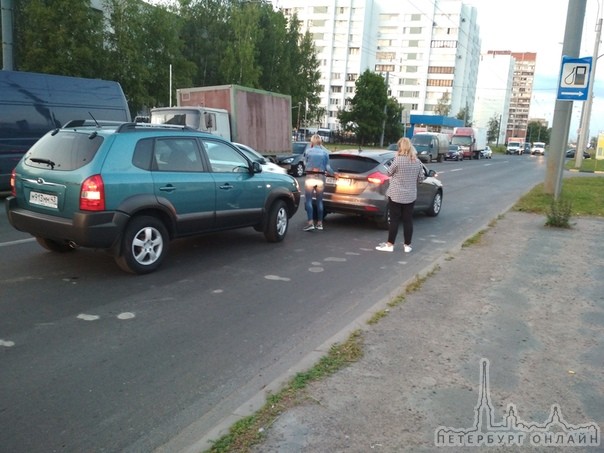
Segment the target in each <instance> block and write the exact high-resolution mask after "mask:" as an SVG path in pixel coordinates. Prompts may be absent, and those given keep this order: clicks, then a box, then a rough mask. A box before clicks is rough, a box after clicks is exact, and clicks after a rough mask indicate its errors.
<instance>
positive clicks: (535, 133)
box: [526, 121, 549, 143]
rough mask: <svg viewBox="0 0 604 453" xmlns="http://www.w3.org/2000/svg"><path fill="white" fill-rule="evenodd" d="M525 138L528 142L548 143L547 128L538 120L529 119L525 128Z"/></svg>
mask: <svg viewBox="0 0 604 453" xmlns="http://www.w3.org/2000/svg"><path fill="white" fill-rule="evenodd" d="M526 140H527V141H528V142H529V143H533V142H544V143H549V130H548V129H547V127H546V126H544V125H543V124H541V123H540V122H538V121H531V122H529V123H528V125H527V128H526Z"/></svg>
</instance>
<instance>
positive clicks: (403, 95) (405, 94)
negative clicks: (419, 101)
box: [398, 91, 419, 98]
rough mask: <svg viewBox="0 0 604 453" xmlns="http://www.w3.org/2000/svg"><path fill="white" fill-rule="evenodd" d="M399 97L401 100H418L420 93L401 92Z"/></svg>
mask: <svg viewBox="0 0 604 453" xmlns="http://www.w3.org/2000/svg"><path fill="white" fill-rule="evenodd" d="M398 95H399V97H401V98H418V97H419V91H399V92H398Z"/></svg>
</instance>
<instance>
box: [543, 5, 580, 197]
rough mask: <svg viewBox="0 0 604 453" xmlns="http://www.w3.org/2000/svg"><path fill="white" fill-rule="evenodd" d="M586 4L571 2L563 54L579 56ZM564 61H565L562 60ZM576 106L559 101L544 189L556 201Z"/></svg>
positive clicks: (568, 102) (560, 187) (556, 108)
mask: <svg viewBox="0 0 604 453" xmlns="http://www.w3.org/2000/svg"><path fill="white" fill-rule="evenodd" d="M586 4H587V0H572V1H571V0H569V2H568V10H567V12H566V29H565V31H564V43H563V46H562V55H563V56H569V57H578V56H579V50H580V49H581V36H582V35H583V20H584V19H585V6H586ZM561 63H562V61H560V64H561ZM572 109H573V103H572V101H560V100H556V105H555V107H554V120H553V122H552V137H551V142H550V151H549V158H548V159H547V161H546V164H547V167H546V170H545V182H544V184H543V191H544V192H545V193H546V194H549V195H553V196H554V200H557V199H558V197H559V196H560V191H561V189H562V171H563V170H564V149H565V148H566V146H567V144H568V130H569V128H570V118H571V114H572Z"/></svg>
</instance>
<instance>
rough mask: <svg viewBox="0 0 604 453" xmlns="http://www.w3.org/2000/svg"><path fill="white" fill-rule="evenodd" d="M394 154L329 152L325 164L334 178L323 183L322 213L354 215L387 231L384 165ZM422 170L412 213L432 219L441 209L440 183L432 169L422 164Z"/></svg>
mask: <svg viewBox="0 0 604 453" xmlns="http://www.w3.org/2000/svg"><path fill="white" fill-rule="evenodd" d="M395 155H396V152H395V151H388V150H345V151H338V152H333V153H331V154H330V156H329V164H330V166H331V168H332V169H333V170H334V175H329V176H327V177H326V181H325V191H324V194H323V205H324V210H325V213H339V214H352V215H358V216H361V217H366V218H370V219H373V220H375V221H376V223H377V225H378V226H379V227H380V228H388V225H389V223H390V213H389V210H388V197H387V196H386V190H387V189H388V186H389V184H390V177H389V176H388V166H389V165H390V164H391V163H392V160H393V159H394V156H395ZM422 170H423V172H424V176H425V180H424V181H423V182H422V183H420V184H418V190H417V200H416V202H415V211H416V212H419V211H421V212H424V213H425V214H426V215H428V216H432V217H434V216H437V215H438V213H439V212H440V210H441V207H442V200H443V184H442V182H441V181H440V180H439V179H438V178H437V174H436V172H435V171H434V170H429V169H428V168H427V167H426V166H425V165H424V164H422Z"/></svg>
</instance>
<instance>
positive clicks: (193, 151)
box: [6, 120, 300, 274]
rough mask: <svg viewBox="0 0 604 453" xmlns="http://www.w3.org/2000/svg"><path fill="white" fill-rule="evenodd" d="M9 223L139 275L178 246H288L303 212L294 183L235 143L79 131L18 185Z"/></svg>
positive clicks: (27, 170) (87, 125)
mask: <svg viewBox="0 0 604 453" xmlns="http://www.w3.org/2000/svg"><path fill="white" fill-rule="evenodd" d="M11 188H12V196H10V197H8V198H7V201H6V210H7V214H8V219H9V221H10V223H11V225H12V226H13V227H15V228H16V229H17V230H20V231H25V232H27V233H30V234H32V235H33V236H34V237H35V238H36V240H37V241H38V243H39V244H40V245H42V246H43V247H44V248H46V249H48V250H51V251H54V252H67V251H70V250H74V249H75V248H77V247H78V246H82V247H92V248H99V249H106V250H108V251H109V252H110V253H111V254H112V255H113V256H114V257H115V260H116V262H117V264H118V265H119V266H120V267H121V268H122V269H124V270H126V271H128V272H132V273H136V274H145V273H148V272H152V271H154V270H155V269H157V268H158V267H159V265H160V264H161V262H162V260H163V259H164V257H165V256H166V253H167V251H168V247H169V243H170V240H172V239H175V238H180V237H185V236H190V235H195V234H200V233H208V232H213V231H219V230H227V229H232V228H241V227H253V228H255V229H256V230H257V231H259V232H263V233H264V235H265V237H266V239H267V240H268V241H270V242H279V241H282V240H283V238H284V237H285V234H286V233H287V227H288V225H289V219H290V218H291V217H292V216H293V215H294V214H295V213H296V211H297V209H298V206H299V203H300V188H299V186H298V183H297V181H296V180H295V179H294V178H292V177H291V176H289V175H282V174H277V173H268V172H262V169H261V167H260V164H258V163H257V162H252V161H250V160H249V159H248V158H247V157H246V156H245V155H243V154H242V153H241V152H240V151H239V150H238V149H237V147H235V146H234V145H233V144H232V143H230V142H228V141H226V140H224V139H221V138H220V137H217V136H214V135H210V134H207V133H203V132H198V131H195V130H192V129H189V128H187V127H183V126H171V125H156V124H140V123H111V122H96V121H94V122H91V121H88V120H77V121H71V122H70V123H68V124H66V125H65V126H63V127H62V128H60V129H55V130H53V131H51V132H49V133H48V134H46V135H45V136H44V137H42V138H41V139H40V140H39V141H38V142H37V143H36V144H35V145H34V146H32V147H31V148H30V150H29V151H28V152H27V153H26V154H25V155H24V156H23V158H22V159H21V161H20V162H19V164H18V165H17V167H16V168H15V170H14V172H13V175H12V178H11Z"/></svg>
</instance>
